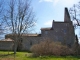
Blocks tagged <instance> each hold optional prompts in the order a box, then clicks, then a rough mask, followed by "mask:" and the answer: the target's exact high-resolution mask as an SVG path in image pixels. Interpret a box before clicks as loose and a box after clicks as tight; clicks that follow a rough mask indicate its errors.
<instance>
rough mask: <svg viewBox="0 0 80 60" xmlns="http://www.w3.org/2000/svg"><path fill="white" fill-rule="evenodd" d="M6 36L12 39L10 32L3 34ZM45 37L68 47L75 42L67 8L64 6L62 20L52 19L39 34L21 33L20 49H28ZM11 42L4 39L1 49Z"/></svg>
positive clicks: (8, 45)
mask: <svg viewBox="0 0 80 60" xmlns="http://www.w3.org/2000/svg"><path fill="white" fill-rule="evenodd" d="M8 38H10V39H13V40H14V38H13V36H12V35H11V34H7V35H6V36H5V39H8ZM47 38H48V39H49V40H52V41H57V42H61V43H62V44H65V45H67V46H69V47H71V46H73V44H74V43H75V32H74V26H73V24H72V21H71V19H70V15H69V13H68V9H67V8H65V12H64V22H59V21H58V22H56V21H54V20H53V22H52V27H51V28H41V34H23V35H22V37H21V39H22V48H21V50H30V47H31V46H32V45H34V44H38V43H40V42H41V41H44V40H45V39H47ZM13 40H12V41H11V43H12V42H13ZM0 43H1V42H0ZM11 43H10V41H7V43H6V40H5V44H4V42H2V44H4V47H6V48H3V50H9V47H10V46H11ZM12 44H13V43H12ZM0 45H1V44H0ZM7 47H8V48H7ZM10 49H12V48H10ZM0 50H1V47H0Z"/></svg>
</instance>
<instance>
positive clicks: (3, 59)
mask: <svg viewBox="0 0 80 60" xmlns="http://www.w3.org/2000/svg"><path fill="white" fill-rule="evenodd" d="M27 54H29V53H28V52H17V54H16V57H15V58H14V54H13V52H9V53H8V51H0V60H80V56H64V57H63V56H62V57H56V56H50V57H48V56H47V57H27V56H26V55H27Z"/></svg>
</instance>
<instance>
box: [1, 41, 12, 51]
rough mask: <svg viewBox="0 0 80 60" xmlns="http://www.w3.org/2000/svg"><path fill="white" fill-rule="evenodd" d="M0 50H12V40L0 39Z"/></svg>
mask: <svg viewBox="0 0 80 60" xmlns="http://www.w3.org/2000/svg"><path fill="white" fill-rule="evenodd" d="M0 50H13V41H0Z"/></svg>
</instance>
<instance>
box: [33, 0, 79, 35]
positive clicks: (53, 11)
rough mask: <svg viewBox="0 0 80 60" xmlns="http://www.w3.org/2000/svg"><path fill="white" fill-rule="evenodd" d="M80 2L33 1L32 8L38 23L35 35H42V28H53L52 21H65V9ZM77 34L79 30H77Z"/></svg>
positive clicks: (71, 0) (60, 0)
mask: <svg viewBox="0 0 80 60" xmlns="http://www.w3.org/2000/svg"><path fill="white" fill-rule="evenodd" d="M78 2H79V0H33V1H32V7H33V11H34V12H35V15H36V18H37V22H36V27H35V33H40V29H41V28H45V27H51V26H52V21H53V20H55V21H64V8H65V7H67V8H68V9H69V8H70V7H72V6H73V4H77V3H78ZM76 34H79V33H78V29H76Z"/></svg>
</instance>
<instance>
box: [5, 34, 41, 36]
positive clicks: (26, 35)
mask: <svg viewBox="0 0 80 60" xmlns="http://www.w3.org/2000/svg"><path fill="white" fill-rule="evenodd" d="M10 35H11V36H12V35H13V34H7V35H6V36H10ZM40 35H41V34H22V36H40ZM13 36H14V35H13Z"/></svg>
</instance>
